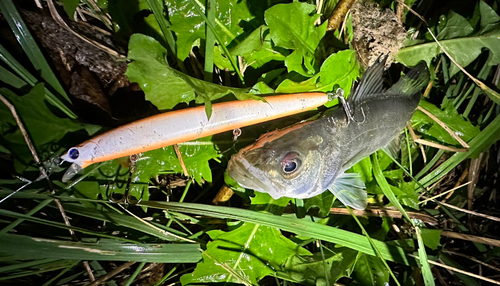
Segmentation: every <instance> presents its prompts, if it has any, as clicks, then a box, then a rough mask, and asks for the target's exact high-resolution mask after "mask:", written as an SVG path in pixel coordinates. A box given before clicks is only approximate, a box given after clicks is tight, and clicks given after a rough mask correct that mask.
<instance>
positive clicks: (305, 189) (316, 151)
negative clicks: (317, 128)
mask: <svg viewBox="0 0 500 286" xmlns="http://www.w3.org/2000/svg"><path fill="white" fill-rule="evenodd" d="M285 132H286V134H282V133H281V132H280V131H275V132H270V133H267V134H264V135H263V136H261V137H260V138H259V139H258V140H257V141H256V142H255V143H254V144H252V145H250V146H247V147H246V148H244V149H242V150H240V152H239V153H238V154H236V155H233V157H232V158H231V160H230V161H229V164H228V169H227V170H228V174H229V176H230V177H231V178H233V179H234V180H235V181H236V182H238V183H239V184H240V185H241V186H242V187H245V188H248V189H253V190H256V191H259V192H264V193H268V194H269V195H271V197H273V198H274V199H278V198H281V197H293V198H310V197H313V196H315V195H318V194H320V193H322V192H324V191H325V189H326V187H327V186H325V185H324V183H325V182H331V181H332V180H333V176H334V174H335V171H334V169H335V168H333V169H331V168H325V167H326V166H325V155H324V154H325V153H324V151H325V147H324V146H322V145H323V137H321V136H319V135H310V136H304V137H302V136H298V135H297V134H296V133H294V132H287V131H285Z"/></svg>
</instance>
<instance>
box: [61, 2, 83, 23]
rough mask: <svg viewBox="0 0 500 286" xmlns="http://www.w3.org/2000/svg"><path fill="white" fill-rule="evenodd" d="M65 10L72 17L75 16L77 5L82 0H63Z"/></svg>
mask: <svg viewBox="0 0 500 286" xmlns="http://www.w3.org/2000/svg"><path fill="white" fill-rule="evenodd" d="M62 3H63V7H64V11H65V12H66V14H68V17H69V18H70V19H73V18H74V15H75V11H76V7H78V5H79V4H80V0H62Z"/></svg>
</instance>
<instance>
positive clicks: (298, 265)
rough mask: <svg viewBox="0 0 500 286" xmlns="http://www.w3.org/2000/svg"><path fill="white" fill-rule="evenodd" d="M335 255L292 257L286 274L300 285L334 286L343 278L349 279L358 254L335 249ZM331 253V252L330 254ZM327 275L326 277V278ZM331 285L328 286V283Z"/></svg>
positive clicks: (344, 249)
mask: <svg viewBox="0 0 500 286" xmlns="http://www.w3.org/2000/svg"><path fill="white" fill-rule="evenodd" d="M334 251H335V253H332V254H329V255H325V256H322V255H321V253H314V254H313V255H312V256H292V257H291V258H290V259H289V260H288V261H287V263H286V266H285V272H286V273H287V274H288V275H289V276H290V277H291V278H292V279H293V281H297V282H299V283H304V284H307V285H314V284H316V285H333V283H335V282H337V280H339V279H340V278H341V277H349V276H350V274H351V273H352V271H353V266H354V262H355V261H356V256H357V255H358V252H357V251H355V250H352V249H349V248H344V247H343V248H335V249H334ZM329 253H330V252H329ZM325 274H326V277H325ZM327 281H328V282H329V283H330V284H326V282H327Z"/></svg>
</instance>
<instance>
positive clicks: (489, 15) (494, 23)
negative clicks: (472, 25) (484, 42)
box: [479, 1, 500, 33]
mask: <svg viewBox="0 0 500 286" xmlns="http://www.w3.org/2000/svg"><path fill="white" fill-rule="evenodd" d="M479 12H480V14H481V22H480V27H481V31H480V33H486V32H488V31H490V30H494V29H498V28H499V22H500V17H499V16H498V14H497V12H495V10H493V9H492V8H491V7H490V6H488V4H486V2H484V1H479Z"/></svg>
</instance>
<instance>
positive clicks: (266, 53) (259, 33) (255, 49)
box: [225, 25, 285, 68]
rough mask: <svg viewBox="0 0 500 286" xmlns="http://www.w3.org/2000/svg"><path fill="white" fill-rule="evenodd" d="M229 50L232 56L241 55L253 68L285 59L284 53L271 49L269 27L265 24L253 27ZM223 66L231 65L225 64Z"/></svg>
mask: <svg viewBox="0 0 500 286" xmlns="http://www.w3.org/2000/svg"><path fill="white" fill-rule="evenodd" d="M229 51H230V52H231V54H232V55H233V56H242V57H243V58H244V59H245V61H246V63H247V64H248V65H250V66H252V67H254V68H259V67H261V66H263V65H264V64H266V63H268V62H270V61H284V60H285V56H284V55H282V54H281V53H279V52H278V51H275V50H274V49H273V45H272V42H271V38H270V37H269V29H268V27H267V26H265V25H262V26H260V27H259V28H257V29H255V30H254V31H253V32H252V33H250V35H248V37H246V38H245V39H244V40H242V41H241V42H240V43H238V45H236V46H235V47H234V48H231V49H230V50H229ZM228 64H230V63H228ZM225 68H232V67H229V66H225Z"/></svg>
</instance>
